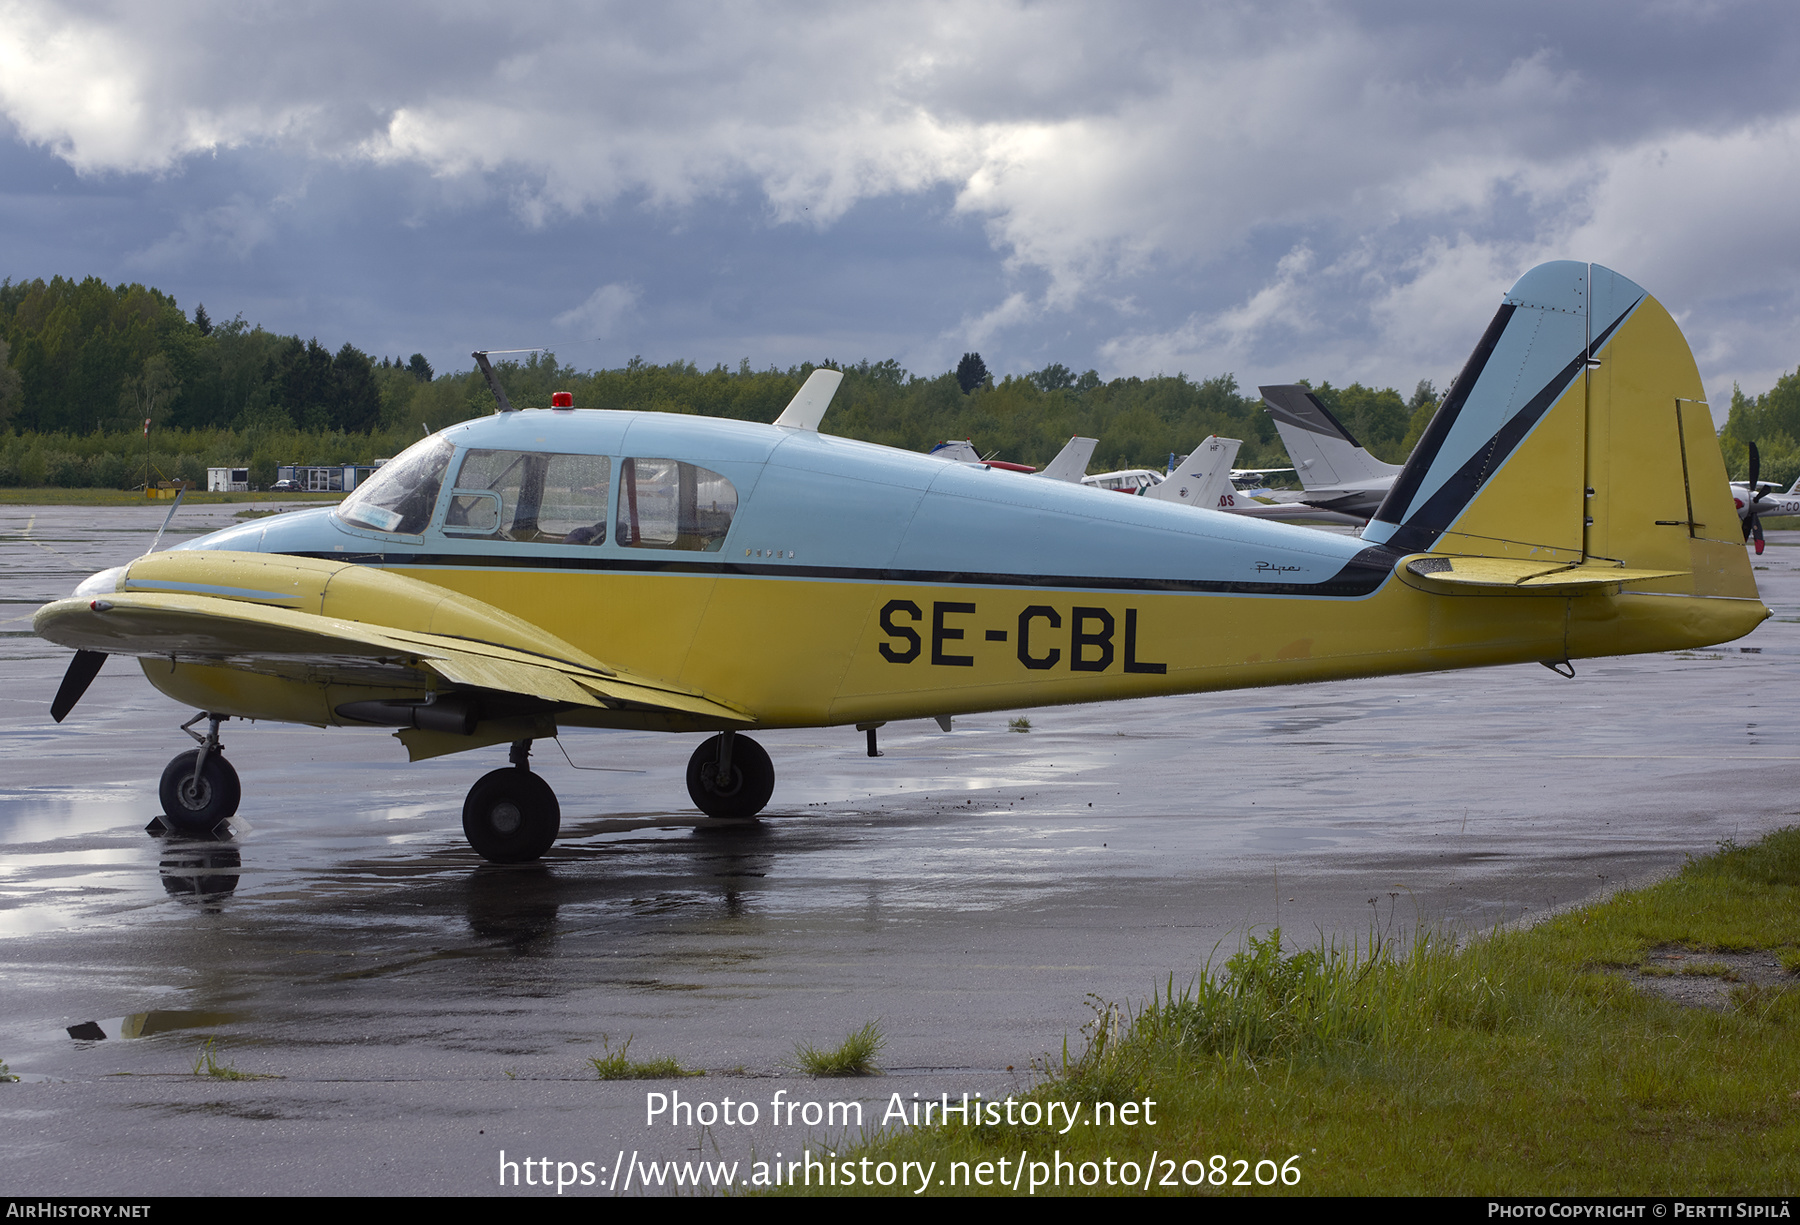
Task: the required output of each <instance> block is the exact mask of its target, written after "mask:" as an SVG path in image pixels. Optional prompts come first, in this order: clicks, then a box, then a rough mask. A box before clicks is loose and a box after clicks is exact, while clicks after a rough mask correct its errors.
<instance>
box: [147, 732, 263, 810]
mask: <svg viewBox="0 0 1800 1225" xmlns="http://www.w3.org/2000/svg"><path fill="white" fill-rule="evenodd" d="M228 718H230V716H229V715H215V714H212V713H210V712H206V711H202V712H201V713H200V714H197V715H195V716H194V717H193V718H191V719H189V720H188V721H187V722H186V723H183V724H182V725H181V730H182V731H184V732H186V733H187V734H188V735H190V736H192V737H193V738H194V739H195V740H196V741H198V742H199V744H200V747H199V748H197V749H189V750H188V751H187V752H185V753H181V754H178V755H177V756H176V757H175V760H173V761H171V762H170V763H169V764H168V765H167V766H164V767H163V772H162V782H161V784H160V785H159V786H158V787H157V796H158V798H160V799H161V800H162V807H163V824H165V825H167V826H168V827H169V829H170V831H171V832H173V833H177V834H187V835H190V836H195V837H198V836H201V835H205V834H210V833H211V832H212V831H213V830H214V829H215V828H216V827H217V826H218V824H219V822H221V821H223V820H226V819H227V818H228V817H230V816H231V815H232V814H233V813H235V812H236V811H237V808H238V801H239V800H240V799H241V798H242V797H243V789H242V788H241V787H240V786H239V785H238V776H237V771H236V770H234V769H232V768H231V763H230V762H228V761H226V760H225V751H224V749H223V747H222V746H221V745H220V744H219V724H221V723H223V722H225V720H226V719H228ZM202 719H205V720H206V721H207V727H206V735H204V736H202V735H201V734H200V733H199V732H197V731H195V730H194V724H196V723H198V722H200V720H202Z"/></svg>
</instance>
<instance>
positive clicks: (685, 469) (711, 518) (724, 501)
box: [618, 459, 737, 553]
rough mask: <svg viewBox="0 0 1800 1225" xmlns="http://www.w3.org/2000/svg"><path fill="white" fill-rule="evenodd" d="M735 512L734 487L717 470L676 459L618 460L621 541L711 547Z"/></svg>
mask: <svg viewBox="0 0 1800 1225" xmlns="http://www.w3.org/2000/svg"><path fill="white" fill-rule="evenodd" d="M735 514H737V487H736V486H734V485H733V484H732V483H731V482H730V481H729V480H727V479H725V478H724V477H722V476H720V475H719V474H718V473H717V472H713V471H710V470H709V469H706V468H701V467H698V466H696V465H694V464H688V463H683V462H681V461H680V460H677V459H627V460H625V461H623V462H622V463H621V464H620V465H619V527H618V532H619V536H618V540H619V543H620V544H622V545H626V546H628V547H631V548H640V549H684V550H687V551H689V552H696V553H715V552H717V551H718V550H719V549H720V548H721V547H723V545H724V544H725V533H726V532H728V531H730V530H731V518H732V516H733V515H735Z"/></svg>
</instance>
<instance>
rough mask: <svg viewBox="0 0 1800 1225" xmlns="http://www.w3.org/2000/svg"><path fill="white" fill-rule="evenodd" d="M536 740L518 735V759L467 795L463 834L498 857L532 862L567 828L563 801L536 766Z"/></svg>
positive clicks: (486, 855) (489, 857)
mask: <svg viewBox="0 0 1800 1225" xmlns="http://www.w3.org/2000/svg"><path fill="white" fill-rule="evenodd" d="M530 758H531V741H529V740H515V741H513V746H512V763H513V764H512V765H511V766H509V767H507V768H506V769H503V770H495V771H493V772H492V773H490V774H484V775H482V777H481V778H480V779H479V780H478V781H477V782H476V784H475V785H474V786H473V787H471V788H469V798H468V799H466V800H464V801H463V834H464V835H465V836H466V837H467V838H468V839H469V845H470V846H472V847H474V848H475V852H476V854H478V855H480V856H481V857H482V858H483V859H486V860H490V861H492V862H494V863H529V862H530V861H531V860H533V859H537V858H538V857H539V856H541V855H543V853H544V852H545V851H547V850H549V849H550V845H551V844H552V843H553V842H555V841H556V835H557V834H558V833H559V832H561V830H562V806H561V805H559V804H558V803H557V802H556V792H554V791H552V790H551V789H550V784H549V783H546V782H545V781H544V780H543V779H542V778H540V777H538V776H537V775H535V774H533V773H532V772H531V765H530Z"/></svg>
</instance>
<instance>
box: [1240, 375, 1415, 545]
mask: <svg viewBox="0 0 1800 1225" xmlns="http://www.w3.org/2000/svg"><path fill="white" fill-rule="evenodd" d="M1257 390H1258V391H1260V392H1262V398H1263V403H1264V404H1265V405H1266V406H1267V407H1268V410H1269V416H1271V417H1273V418H1274V419H1275V428H1276V430H1277V431H1279V432H1280V434H1281V444H1282V445H1283V446H1284V447H1286V448H1287V453H1288V458H1289V459H1291V460H1293V461H1294V470H1295V472H1297V473H1298V474H1299V476H1300V484H1301V486H1302V487H1304V488H1305V490H1306V493H1305V495H1304V496H1303V497H1302V498H1301V501H1303V502H1305V503H1307V504H1308V505H1309V506H1317V507H1319V508H1320V509H1322V510H1335V511H1339V512H1341V513H1343V514H1346V515H1350V516H1352V517H1354V518H1357V519H1367V518H1369V517H1370V516H1371V515H1373V514H1374V513H1375V511H1376V509H1377V508H1379V507H1380V505H1381V500H1382V499H1383V498H1384V497H1386V496H1387V492H1388V490H1389V489H1391V488H1393V485H1394V478H1395V477H1397V476H1398V475H1399V474H1400V466H1399V465H1398V464H1389V463H1384V462H1382V461H1381V460H1379V459H1376V458H1375V457H1374V456H1373V455H1370V454H1369V451H1368V448H1366V447H1364V446H1363V445H1362V444H1361V443H1359V442H1357V441H1356V438H1355V436H1354V435H1352V434H1351V433H1350V431H1349V430H1347V429H1345V428H1344V426H1343V424H1342V423H1341V422H1340V421H1338V419H1337V418H1336V417H1334V416H1333V415H1332V413H1331V410H1330V409H1328V408H1326V407H1325V405H1324V404H1323V403H1321V402H1320V400H1319V397H1318V396H1316V395H1314V394H1313V393H1312V389H1311V388H1308V387H1305V386H1303V385H1301V384H1298V383H1295V384H1287V385H1282V386H1276V387H1259V388H1257Z"/></svg>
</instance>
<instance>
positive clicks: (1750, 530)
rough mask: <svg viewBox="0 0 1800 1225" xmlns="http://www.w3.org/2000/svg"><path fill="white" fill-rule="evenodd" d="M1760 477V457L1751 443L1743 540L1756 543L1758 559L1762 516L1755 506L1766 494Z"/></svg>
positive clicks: (1761, 541)
mask: <svg viewBox="0 0 1800 1225" xmlns="http://www.w3.org/2000/svg"><path fill="white" fill-rule="evenodd" d="M1761 475H1762V456H1760V455H1758V454H1757V453H1756V444H1755V443H1754V442H1753V443H1751V444H1750V494H1749V497H1750V502H1749V505H1747V506H1746V507H1745V508H1744V539H1745V540H1751V539H1754V540H1755V541H1756V555H1757V556H1758V557H1761V556H1762V551H1763V530H1762V514H1761V512H1760V511H1758V510H1757V509H1756V505H1757V503H1758V502H1761V501H1762V500H1763V498H1764V497H1765V496H1767V493H1768V491H1767V490H1765V489H1764V488H1763V487H1762V484H1761V483H1760V482H1759V481H1758V480H1757V478H1758V477H1759V476H1761Z"/></svg>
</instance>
